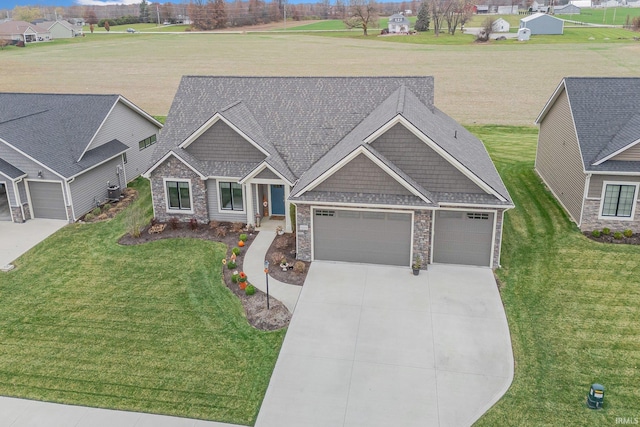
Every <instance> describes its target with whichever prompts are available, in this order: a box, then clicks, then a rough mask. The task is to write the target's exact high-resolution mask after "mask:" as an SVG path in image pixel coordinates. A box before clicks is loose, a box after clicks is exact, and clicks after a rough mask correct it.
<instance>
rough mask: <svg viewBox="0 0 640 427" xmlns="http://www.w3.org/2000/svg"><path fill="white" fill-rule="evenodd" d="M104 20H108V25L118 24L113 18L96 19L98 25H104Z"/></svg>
mask: <svg viewBox="0 0 640 427" xmlns="http://www.w3.org/2000/svg"><path fill="white" fill-rule="evenodd" d="M105 22H109V26H113V25H118V23H117V22H116V21H115V20H114V19H101V20H99V21H98V27H100V28H102V27H104V23H105Z"/></svg>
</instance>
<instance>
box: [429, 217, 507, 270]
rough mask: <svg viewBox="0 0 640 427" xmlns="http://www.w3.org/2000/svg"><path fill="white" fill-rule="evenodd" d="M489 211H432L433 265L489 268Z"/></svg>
mask: <svg viewBox="0 0 640 427" xmlns="http://www.w3.org/2000/svg"><path fill="white" fill-rule="evenodd" d="M494 215H495V214H494V213H493V212H464V211H436V212H435V224H434V235H433V262H438V263H444V264H464V265H478V266H485V267H489V266H491V258H492V252H493V223H494Z"/></svg>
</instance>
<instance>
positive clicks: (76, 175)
mask: <svg viewBox="0 0 640 427" xmlns="http://www.w3.org/2000/svg"><path fill="white" fill-rule="evenodd" d="M125 151H126V150H125ZM123 153H124V151H123V152H122V153H119V154H116V155H113V156H111V157H109V158H108V159H106V160H103V161H101V162H100V163H96V164H95V165H93V166H91V167H90V168H87V169H83V170H82V172H78V173H77V174H75V175H71V176H70V177H68V178H67V179H75V178H76V177H78V176H80V175H82V174H84V173H86V172H89V171H90V170H93V169H95V168H97V167H98V166H102V165H104V164H105V163H108V162H110V161H111V160H113V159H115V158H117V157H118V156H120V157H122V154H123ZM120 160H121V161H122V159H120ZM120 166H121V167H123V168H124V165H120Z"/></svg>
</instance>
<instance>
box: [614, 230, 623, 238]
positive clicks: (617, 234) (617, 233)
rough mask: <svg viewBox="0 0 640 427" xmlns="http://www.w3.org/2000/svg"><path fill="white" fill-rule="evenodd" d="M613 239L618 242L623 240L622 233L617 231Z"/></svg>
mask: <svg viewBox="0 0 640 427" xmlns="http://www.w3.org/2000/svg"><path fill="white" fill-rule="evenodd" d="M613 238H614V239H616V240H620V239H622V233H621V232H620V231H616V232H615V233H613Z"/></svg>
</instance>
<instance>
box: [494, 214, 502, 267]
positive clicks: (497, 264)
mask: <svg viewBox="0 0 640 427" xmlns="http://www.w3.org/2000/svg"><path fill="white" fill-rule="evenodd" d="M504 211H505V210H504V209H498V210H497V211H496V239H495V242H493V268H494V269H496V268H500V247H501V246H502V219H503V216H504V214H503V212H504Z"/></svg>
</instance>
